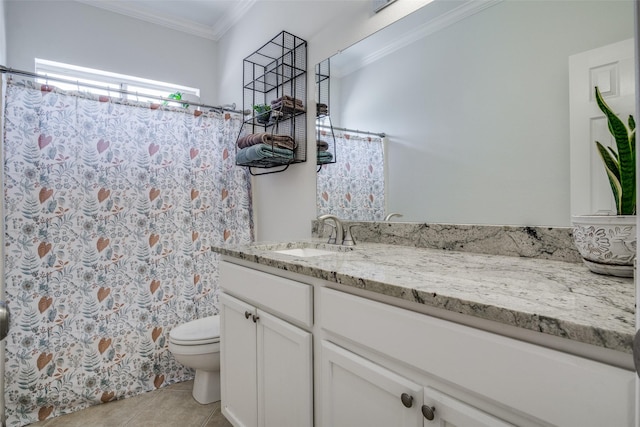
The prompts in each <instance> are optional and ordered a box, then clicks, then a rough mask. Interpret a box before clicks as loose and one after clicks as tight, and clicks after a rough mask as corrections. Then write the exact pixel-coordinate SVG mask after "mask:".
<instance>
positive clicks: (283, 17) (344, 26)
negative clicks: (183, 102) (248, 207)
mask: <svg viewBox="0 0 640 427" xmlns="http://www.w3.org/2000/svg"><path fill="white" fill-rule="evenodd" d="M426 3H428V1H427V0H399V1H397V2H396V3H394V4H392V5H391V6H389V7H387V8H386V9H384V10H383V11H382V12H380V13H378V14H372V12H371V10H370V2H369V1H368V0H352V1H320V0H309V1H299V0H294V1H292V0H288V1H260V2H257V3H256V5H255V7H254V8H253V9H252V10H251V12H250V13H249V14H247V15H246V16H245V17H243V19H242V21H241V22H240V24H239V25H237V26H235V27H234V28H232V29H231V30H230V31H229V32H228V33H227V34H225V36H224V37H223V38H222V39H221V40H220V44H219V51H218V52H219V56H218V59H219V62H218V63H219V67H220V69H219V73H218V75H219V76H220V79H219V80H218V82H219V83H220V89H219V96H220V98H221V99H228V100H232V101H235V102H236V103H237V104H238V105H241V104H242V86H243V84H242V83H243V82H242V60H243V59H244V58H245V57H247V56H248V55H249V54H251V53H252V52H253V51H254V50H256V49H258V48H259V47H260V46H261V45H262V44H264V43H265V42H267V41H268V40H270V39H271V38H272V37H274V36H275V35H276V34H278V33H280V32H281V31H282V30H286V31H288V32H290V33H292V34H295V35H296V36H298V37H301V38H303V39H305V40H306V41H307V42H308V61H307V76H308V79H307V81H308V85H307V87H308V89H307V97H308V99H310V100H313V90H314V74H313V73H314V67H315V64H316V63H318V62H320V61H321V60H322V59H324V58H326V57H328V56H331V55H333V54H335V53H336V52H337V51H338V50H340V49H344V48H345V47H347V46H349V45H351V44H353V43H355V42H356V41H358V40H360V39H362V38H364V37H366V36H367V35H369V34H371V33H373V32H375V31H377V30H378V29H380V28H383V27H384V26H386V25H388V24H389V23H391V22H393V21H395V20H397V19H399V18H400V17H402V16H405V15H406V14H408V13H410V12H412V11H414V10H416V9H417V8H419V7H420V6H423V5H424V4H426ZM310 104H311V105H310V106H309V107H311V108H308V112H309V114H308V115H307V116H308V121H307V122H308V124H307V135H308V141H307V143H308V148H307V162H306V163H302V164H296V165H292V166H290V167H289V169H288V170H286V171H285V172H282V173H277V174H273V175H267V176H260V177H256V178H254V180H253V182H254V186H253V194H254V208H255V209H256V230H257V233H256V236H257V240H289V239H297V238H305V237H309V236H310V235H311V220H312V219H313V218H315V217H316V207H315V191H316V164H315V141H314V138H313V135H314V133H313V129H314V127H313V126H314V117H315V105H314V104H313V101H311V102H310ZM309 136H310V137H309ZM258 172H259V171H258Z"/></svg>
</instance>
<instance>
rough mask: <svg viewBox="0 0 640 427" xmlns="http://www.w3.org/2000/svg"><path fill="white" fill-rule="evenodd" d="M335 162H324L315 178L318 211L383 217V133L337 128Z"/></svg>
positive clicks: (354, 217)
mask: <svg viewBox="0 0 640 427" xmlns="http://www.w3.org/2000/svg"><path fill="white" fill-rule="evenodd" d="M334 135H335V140H336V163H332V164H327V165H324V166H322V168H321V169H320V171H319V172H318V177H317V181H316V187H317V188H316V208H317V212H318V215H321V214H329V213H330V214H333V215H336V216H338V217H339V218H345V219H349V220H352V221H381V220H383V219H384V215H385V198H384V194H385V182H384V150H383V141H382V138H380V137H372V136H360V135H357V134H353V133H341V132H335V133H334Z"/></svg>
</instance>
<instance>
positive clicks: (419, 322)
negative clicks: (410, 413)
mask: <svg viewBox="0 0 640 427" xmlns="http://www.w3.org/2000/svg"><path fill="white" fill-rule="evenodd" d="M320 298H321V300H320V304H319V307H320V313H319V316H320V317H319V318H320V319H321V320H320V322H321V324H322V327H323V329H325V330H326V331H328V332H330V333H333V334H336V335H339V336H342V337H344V338H347V339H349V340H351V341H353V342H355V343H358V344H360V345H362V346H365V347H368V348H370V349H373V350H376V351H378V352H380V353H382V354H384V355H386V356H389V357H391V358H393V359H396V360H399V361H402V362H405V363H407V364H409V365H410V366H414V367H416V368H418V369H420V370H422V371H423V372H425V373H427V374H429V375H433V376H434V377H439V378H442V379H445V380H447V381H448V382H450V383H453V384H456V385H457V386H460V387H462V388H464V389H466V390H469V391H472V392H474V393H477V394H479V395H481V396H486V397H487V398H489V399H491V400H493V401H495V402H499V403H500V404H503V405H506V406H507V407H510V408H513V409H516V410H518V411H521V412H523V413H525V414H528V415H530V416H532V417H535V418H537V419H540V420H543V421H545V422H548V423H550V424H553V425H562V426H581V427H584V426H604V425H611V426H613V425H615V426H630V425H633V418H634V394H635V393H634V373H633V372H631V371H627V370H624V369H621V368H617V367H614V366H610V365H606V364H604V363H600V362H595V361H592V360H589V359H585V358H582V357H578V356H574V355H571V354H567V353H563V352H560V351H557V350H551V349H548V348H544V347H541V346H538V345H534V344H530V343H526V342H522V341H518V340H515V339H512V338H507V337H503V336H500V335H497V334H493V333H490V332H486V331H482V330H478V329H474V328H471V327H468V326H462V325H459V324H456V323H453V322H449V321H445V320H441V319H436V318H433V317H431V316H427V315H424V314H421V313H415V312H412V311H409V310H405V309H401V308H397V307H393V306H390V305H388V304H383V303H379V302H376V301H371V300H368V299H365V298H361V297H357V296H354V295H350V294H346V293H344V292H339V291H335V290H332V289H328V288H322V289H321V293H320ZM598 407H600V408H607V409H606V410H603V411H594V410H593V408H598Z"/></svg>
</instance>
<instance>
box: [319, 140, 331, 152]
mask: <svg viewBox="0 0 640 427" xmlns="http://www.w3.org/2000/svg"><path fill="white" fill-rule="evenodd" d="M316 147H318V151H327V150H328V149H329V143H328V142H327V141H323V140H321V139H318V140H316Z"/></svg>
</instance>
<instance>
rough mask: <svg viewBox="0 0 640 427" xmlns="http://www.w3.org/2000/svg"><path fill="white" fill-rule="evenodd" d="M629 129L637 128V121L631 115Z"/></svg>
mask: <svg viewBox="0 0 640 427" xmlns="http://www.w3.org/2000/svg"><path fill="white" fill-rule="evenodd" d="M629 129H631V130H633V131H635V130H636V121H635V120H633V116H629Z"/></svg>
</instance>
